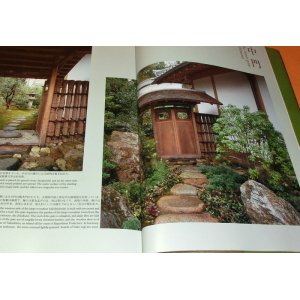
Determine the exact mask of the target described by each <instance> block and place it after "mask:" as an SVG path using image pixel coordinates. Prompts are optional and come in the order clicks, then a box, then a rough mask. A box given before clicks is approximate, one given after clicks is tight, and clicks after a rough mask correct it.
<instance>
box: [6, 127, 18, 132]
mask: <svg viewBox="0 0 300 300" xmlns="http://www.w3.org/2000/svg"><path fill="white" fill-rule="evenodd" d="M16 129H17V128H16V127H15V126H6V127H4V128H3V130H7V131H10V130H16Z"/></svg>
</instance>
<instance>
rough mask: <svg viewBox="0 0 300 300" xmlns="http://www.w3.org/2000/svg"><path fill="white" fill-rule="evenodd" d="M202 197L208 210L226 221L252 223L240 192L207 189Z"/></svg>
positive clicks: (222, 220)
mask: <svg viewBox="0 0 300 300" xmlns="http://www.w3.org/2000/svg"><path fill="white" fill-rule="evenodd" d="M201 199H202V200H203V201H204V203H205V204H206V211H208V212H209V213H211V214H212V215H214V216H216V217H218V219H219V220H220V221H221V222H224V223H250V220H249V217H248V215H247V213H246V210H245V207H244V205H243V203H242V201H241V199H240V196H239V195H238V193H235V192H228V191H226V192H225V191H213V192H212V191H208V190H207V191H205V192H203V193H202V194H201Z"/></svg>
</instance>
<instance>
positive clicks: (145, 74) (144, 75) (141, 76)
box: [138, 61, 167, 82]
mask: <svg viewBox="0 0 300 300" xmlns="http://www.w3.org/2000/svg"><path fill="white" fill-rule="evenodd" d="M166 67H167V64H166V63H165V62H163V61H162V62H158V63H155V64H152V65H149V66H147V67H145V68H143V69H142V70H141V71H140V72H139V73H138V82H142V81H144V80H146V79H150V78H153V77H155V74H154V72H153V71H154V70H162V69H165V68H166Z"/></svg>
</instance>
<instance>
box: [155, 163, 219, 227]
mask: <svg viewBox="0 0 300 300" xmlns="http://www.w3.org/2000/svg"><path fill="white" fill-rule="evenodd" d="M180 170H181V171H180V172H181V173H180V175H179V177H180V178H181V179H182V181H183V183H179V184H175V185H174V186H173V187H172V188H171V190H170V194H169V195H166V196H163V197H161V198H160V199H159V200H158V202H157V207H158V210H159V215H158V217H157V218H156V219H155V224H162V223H177V222H211V223H218V222H219V221H218V219H217V218H216V217H214V216H212V215H211V214H209V213H208V212H205V204H204V202H203V201H201V200H200V199H199V197H198V194H199V193H200V192H201V190H203V188H204V187H205V185H206V184H207V183H208V180H207V178H206V176H205V175H204V174H202V173H201V172H200V170H199V168H198V167H197V166H191V165H182V166H181V167H180Z"/></svg>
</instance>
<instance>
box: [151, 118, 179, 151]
mask: <svg viewBox="0 0 300 300" xmlns="http://www.w3.org/2000/svg"><path fill="white" fill-rule="evenodd" d="M156 128H157V139H158V149H159V154H160V156H172V155H176V154H178V151H177V147H176V141H175V132H174V127H173V122H172V121H164V122H158V123H157V124H156Z"/></svg>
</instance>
